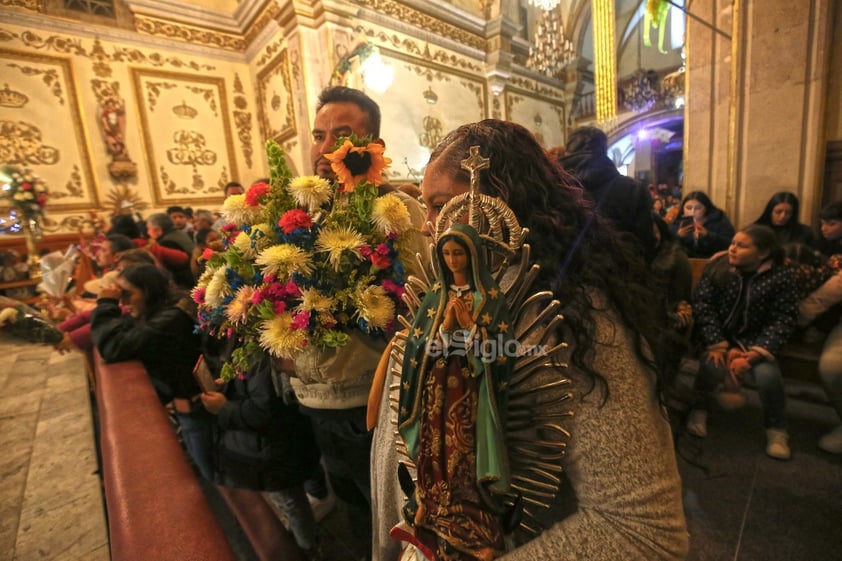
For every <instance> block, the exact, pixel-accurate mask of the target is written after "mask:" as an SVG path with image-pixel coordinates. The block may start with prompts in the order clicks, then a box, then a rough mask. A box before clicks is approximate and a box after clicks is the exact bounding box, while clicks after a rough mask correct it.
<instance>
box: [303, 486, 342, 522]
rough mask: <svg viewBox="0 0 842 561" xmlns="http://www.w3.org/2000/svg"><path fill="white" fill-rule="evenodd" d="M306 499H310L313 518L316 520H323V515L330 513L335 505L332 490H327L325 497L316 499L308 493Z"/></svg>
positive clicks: (334, 496)
mask: <svg viewBox="0 0 842 561" xmlns="http://www.w3.org/2000/svg"><path fill="white" fill-rule="evenodd" d="M307 500H308V501H310V508H312V509H313V518H315V519H316V522H321V521H322V520H324V518H325V516H327V515H328V514H330V512H331V511H332V510H333V507H335V506H336V495H334V494H333V493H332V492H328V494H327V497H325V498H323V499H317V498H316V497H314V496H313V495H310V494H309V493H308V494H307Z"/></svg>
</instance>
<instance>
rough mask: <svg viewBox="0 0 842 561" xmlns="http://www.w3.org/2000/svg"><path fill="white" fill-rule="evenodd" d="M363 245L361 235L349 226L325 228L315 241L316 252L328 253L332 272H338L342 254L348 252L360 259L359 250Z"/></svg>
mask: <svg viewBox="0 0 842 561" xmlns="http://www.w3.org/2000/svg"><path fill="white" fill-rule="evenodd" d="M364 245H365V240H364V239H363V237H362V235H360V233H359V232H357V231H356V230H354V228H352V227H351V226H346V227H344V228H343V227H330V228H325V229H324V230H322V232H321V233H320V234H319V239H318V240H316V250H317V251H322V252H327V253H328V261H330V264H331V266H332V267H333V270H334V271H338V270H339V263H340V259H341V258H342V253H343V252H345V251H350V252H351V253H353V254H354V255H355V256H356V257H357V259H360V258H361V256H360V248H361V247H363V246H364Z"/></svg>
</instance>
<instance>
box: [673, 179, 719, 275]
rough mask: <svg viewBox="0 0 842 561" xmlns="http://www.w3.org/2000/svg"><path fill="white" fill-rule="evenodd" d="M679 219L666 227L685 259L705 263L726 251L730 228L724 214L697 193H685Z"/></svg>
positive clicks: (702, 194) (711, 202)
mask: <svg viewBox="0 0 842 561" xmlns="http://www.w3.org/2000/svg"><path fill="white" fill-rule="evenodd" d="M680 208H681V212H682V213H683V214H682V216H681V217H679V218H677V219H676V220H675V222H673V223H672V224H670V229H671V230H672V233H673V234H676V235H677V236H678V239H679V241H680V242H681V246H682V247H683V248H684V250H685V251H686V252H687V257H696V258H702V259H707V258H709V257H712V256H713V255H714V254H715V253H718V252H720V251H723V250H726V249H728V246H729V245H731V238H733V237H734V226H733V225H732V224H731V221H730V220H728V217H727V216H726V215H725V213H724V212H723V211H722V210H721V209H719V208H717V207H716V205H714V204H713V201H711V200H710V197H708V196H707V195H706V194H704V193H702V192H701V191H693V192H692V193H689V194H688V195H687V196H686V197H684V199H683V200H682V201H681V206H680Z"/></svg>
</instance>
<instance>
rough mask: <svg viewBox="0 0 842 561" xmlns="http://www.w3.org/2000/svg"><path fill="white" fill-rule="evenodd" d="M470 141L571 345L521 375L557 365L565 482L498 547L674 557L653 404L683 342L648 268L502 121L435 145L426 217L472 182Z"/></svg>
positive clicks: (385, 459)
mask: <svg viewBox="0 0 842 561" xmlns="http://www.w3.org/2000/svg"><path fill="white" fill-rule="evenodd" d="M472 147H478V148H479V155H481V156H482V157H483V158H488V159H489V162H488V167H487V169H481V170H480V171H479V172H478V179H479V190H480V192H481V193H482V194H485V195H490V196H493V197H498V198H499V199H501V200H502V201H504V202H505V203H507V204H508V206H509V207H510V208H511V209H512V211H513V212H514V214H515V216H516V217H517V219H518V220H519V221H520V223H521V225H522V226H524V227H526V228H528V229H529V234H528V238H527V240H526V241H527V243H529V244H530V245H531V249H532V260H533V261H534V262H535V263H537V264H538V265H540V267H541V268H540V271H539V273H538V277H537V281H536V283H535V285H534V286H533V288H532V289H530V290H546V291H551V292H552V294H553V295H554V297H555V298H557V299H558V300H559V301H560V302H561V303H562V305H563V308H562V314H563V317H564V321H563V326H562V327H561V328H560V330H559V331H558V333H557V337H558V340H563V341H565V342H566V343H567V344H568V348H567V349H566V351H565V352H566V355H565V357H564V362H567V364H569V367H568V368H565V367H564V365H563V364H562V363H561V361H559V362H554V361H553V362H550V361H548V362H547V364H545V365H544V366H543V367H542V368H541V369H540V370H538V371H537V372H534V373H532V374H530V375H529V376H530V377H535V378H536V379H540V382H541V383H548V384H552V383H553V382H557V381H560V380H563V379H565V378H567V379H569V380H570V382H571V384H570V388H571V389H570V392H571V394H572V399H571V400H570V401H569V402H567V403H568V405H569V407H570V409H571V413H572V415H571V416H570V417H569V418H567V419H565V422H564V427H563V428H564V430H565V431H568V432H569V434H570V437H569V441H568V442H567V451H566V453H565V454H564V456H563V458H561V459H556V460H553V459H547V462H548V465H550V464H551V465H552V466H555V465H556V464H558V465H560V466H561V467H563V469H564V470H565V472H566V474H567V478H566V480H565V484H566V485H567V487H568V488H567V490H566V492H562V493H560V494H555V495H551V496H552V498H551V499H548V502H549V503H551V505H550V508H548V509H544V508H542V507H540V506H536V507H533V506H532V505H530V507H529V508H530V511H531V515H532V516H534V518H535V520H536V521H537V523H538V525H539V526H540V527H539V528H535V530H536V531H537V532H538V533H539V534H540V535H538V536H537V537H535V536H527V535H522V534H520V533H519V532H515V534H514V536H513V538H512V540H513V542H514V544H515V548H514V550H513V551H509V552H508V553H507V554H505V555H504V556H503V558H505V559H509V560H512V561H516V560H529V561H538V560H544V559H546V560H550V559H552V560H554V561H555V560H561V559H585V558H587V559H617V558H624V559H640V560H641V561H642V560H652V559H680V558H683V557H684V556H685V555H686V553H687V547H688V543H687V532H686V526H685V522H684V514H683V509H682V504H681V482H680V479H679V476H678V470H677V467H676V463H675V455H674V451H673V447H672V434H671V431H670V427H669V423H668V421H667V418H666V415H665V414H664V413H663V409H662V397H663V395H664V392H665V391H666V390H667V389H668V388H669V387H670V386H671V384H672V380H673V375H674V366H675V364H676V362H675V356H674V354H673V353H674V352H675V351H676V350H678V352H680V349H679V348H678V347H677V346H676V344H675V341H674V339H673V338H672V337H673V334H672V333H671V332H670V330H668V329H667V327H666V326H667V325H668V323H669V322H668V318H667V316H666V310H665V309H664V306H663V305H662V304H661V302H660V301H659V298H658V296H657V295H656V294H655V291H654V289H653V286H654V283H653V281H652V277H651V273H650V272H649V270H648V268H647V266H646V264H645V262H644V260H643V258H642V257H641V256H640V254H639V253H640V252H639V251H636V249H635V246H634V245H632V244H629V243H628V242H626V241H624V240H623V239H621V237H620V236H619V235H618V234H617V233H616V232H615V231H614V230H613V229H612V228H610V227H609V226H608V225H607V224H606V223H604V222H603V221H602V220H601V219H600V218H599V217H598V216H596V215H594V214H593V212H592V210H591V205H589V204H588V203H587V202H585V200H584V199H583V195H582V190H581V189H580V188H579V187H577V186H575V185H576V183H575V180H574V179H572V178H571V176H569V175H568V174H567V173H566V172H565V171H564V170H563V169H562V168H561V167H560V166H559V165H557V164H556V163H555V162H553V161H550V160H549V159H548V158H547V156H546V154H545V152H544V150H543V149H542V148H541V146H540V145H539V144H538V143H537V142H536V140H535V139H534V137H533V136H532V134H531V133H529V131H527V130H526V129H525V128H523V127H521V126H519V125H516V124H514V123H509V122H505V121H499V120H494V119H488V120H485V121H481V122H479V123H473V124H469V125H463V126H461V127H459V128H458V129H456V130H455V131H453V132H451V133H450V134H449V135H448V136H447V137H446V138H445V139H444V140H443V141H442V142H441V143H440V144H439V146H438V147H436V149H435V150H434V151H433V153H432V155H431V157H430V162H429V164H428V166H427V169H426V173H425V176H424V182H423V185H422V192H423V199H424V202H425V203H426V206H427V211H428V215H427V222H428V224H429V223H432V224H435V222H436V219H437V216H438V213H439V212H440V211H441V209H442V208H443V207H444V205H446V203H447V202H448V201H450V200H451V199H452V198H454V197H456V196H458V195H460V194H462V193H465V192H466V191H467V190H468V189H469V186H470V173H469V172H468V171H467V170H465V169H463V168H462V165H461V163H462V161H463V160H466V159H468V158H469V157H470V156H471V153H470V149H471V148H472ZM501 284H502V283H501ZM513 313H517V311H513ZM404 360H411V358H409V355H406V356H405V358H404ZM404 364H405V363H404ZM515 376H517V373H516V374H515ZM387 393H388V392H387ZM388 401H389V400H388V396H387V398H384V399H382V400H380V402H379V405H380V409H379V416H378V419H377V422H378V426H377V431H376V432H375V446H374V450H373V453H372V480H373V482H374V485H373V487H374V489H373V498H374V501H375V513H376V514H375V517H376V519H375V551H374V558H375V559H383V560H385V559H390V558H395V557H396V553H395V552H394V551H393V547H394V546H391V545H390V544H388V543H387V540H386V538H385V537H383V536H380V537H378V535H377V528H378V527H379V528H388V527H391V525H392V524H394V523H397V522H398V521H399V519H400V514H399V513H400V508H399V506H400V501H399V500H396V499H395V497H396V496H399V495H401V492H400V490H399V489H397V488H396V485H397V481H396V480H397V476H396V475H395V467H396V466H395V465H394V464H395V463H396V461H395V455H394V454H390V452H389V450H390V448H392V449H393V448H395V446H396V444H395V441H394V433H393V430H394V429H393V426H392V424H391V423H392V421H393V419H390V414H389V404H388ZM536 438H537V437H536ZM512 453H513V452H511V451H510V452H509V454H512ZM510 458H511V456H510ZM396 505H397V506H398V508H396Z"/></svg>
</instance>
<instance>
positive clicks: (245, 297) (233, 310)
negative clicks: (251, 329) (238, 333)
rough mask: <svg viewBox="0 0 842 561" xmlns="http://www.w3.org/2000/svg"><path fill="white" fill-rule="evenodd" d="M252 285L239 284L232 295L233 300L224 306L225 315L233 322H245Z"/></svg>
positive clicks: (250, 303) (252, 294)
mask: <svg viewBox="0 0 842 561" xmlns="http://www.w3.org/2000/svg"><path fill="white" fill-rule="evenodd" d="M253 296H254V287H252V286H249V285H245V286H241V287H240V288H239V290H237V293H236V294H235V295H234V298H233V300H231V302H229V303H228V305H227V306H226V307H225V317H227V318H228V321H230V322H231V323H233V324H238V323H245V321H246V319H247V317H248V313H249V310H250V309H251V307H252V305H253V304H252V297H253Z"/></svg>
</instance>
